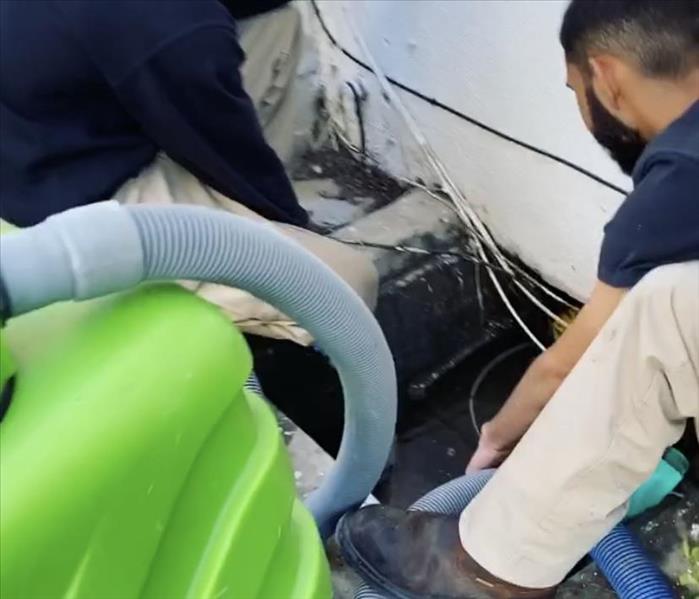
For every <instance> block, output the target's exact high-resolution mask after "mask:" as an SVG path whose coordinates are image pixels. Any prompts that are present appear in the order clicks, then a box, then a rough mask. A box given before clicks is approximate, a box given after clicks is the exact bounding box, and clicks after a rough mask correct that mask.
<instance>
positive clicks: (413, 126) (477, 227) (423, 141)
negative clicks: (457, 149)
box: [345, 7, 550, 351]
mask: <svg viewBox="0 0 699 599" xmlns="http://www.w3.org/2000/svg"><path fill="white" fill-rule="evenodd" d="M345 16H346V18H347V21H348V23H349V24H350V29H351V31H352V33H353V35H354V37H355V41H356V42H357V44H359V47H360V48H361V49H362V52H364V55H365V56H366V57H367V58H368V60H369V61H370V63H371V67H372V72H373V73H374V75H375V76H376V78H377V80H378V82H379V84H380V86H381V89H382V91H383V93H384V94H385V96H386V98H388V99H389V100H390V101H391V103H392V104H393V106H394V108H395V109H396V110H397V111H398V112H399V114H400V116H401V117H402V119H403V121H404V122H405V124H406V126H407V128H408V131H409V132H410V134H411V135H412V137H413V139H414V140H415V142H416V144H417V146H418V147H419V148H420V150H421V151H422V153H423V154H424V156H425V158H426V159H427V162H428V163H429V165H430V166H431V167H432V169H433V170H434V172H435V173H436V174H437V176H438V177H439V178H440V179H441V184H442V186H443V188H444V189H445V192H447V194H448V195H449V197H450V199H451V201H452V202H453V203H454V206H455V207H456V210H457V213H458V215H459V217H460V218H461V220H462V221H463V223H464V225H465V226H466V228H467V229H468V230H469V231H470V232H471V234H472V242H473V244H474V246H475V249H476V253H477V255H478V256H479V257H480V258H481V259H482V260H483V261H484V262H486V263H488V264H490V260H489V259H488V254H487V252H486V250H485V248H486V247H487V248H488V250H489V251H490V252H492V254H493V256H495V258H496V259H497V260H498V262H499V263H500V265H501V266H502V267H504V268H505V269H508V268H509V265H508V264H507V262H506V261H505V259H504V256H503V255H502V252H501V251H500V248H499V247H498V246H497V244H496V243H495V240H494V239H493V237H492V236H491V234H490V231H489V230H488V228H487V227H486V226H485V224H484V223H483V222H482V221H481V219H480V217H479V216H478V214H477V213H476V211H475V210H474V208H473V207H472V206H471V204H470V202H469V201H468V199H467V198H466V196H465V195H464V194H463V193H462V192H461V190H460V189H459V188H458V186H457V185H456V184H455V183H454V181H453V179H452V178H451V176H450V175H449V172H448V170H447V169H446V167H445V166H444V164H443V163H442V162H441V161H440V159H439V158H438V156H437V154H436V153H435V151H434V150H433V148H432V147H431V145H430V143H429V141H428V140H427V138H426V137H425V135H424V134H423V132H422V131H421V129H420V128H419V127H418V125H417V123H416V121H415V120H414V119H413V117H412V115H411V114H410V112H409V111H408V109H407V108H406V107H405V105H404V104H403V102H402V100H401V99H400V97H399V96H398V94H397V93H396V91H395V89H394V88H393V87H392V86H391V84H390V82H389V81H388V80H387V79H386V76H385V74H384V73H383V71H382V69H381V68H380V67H379V65H378V63H377V62H376V60H375V59H374V57H373V54H372V53H371V52H370V51H369V48H368V47H367V45H366V42H365V41H364V38H363V37H362V35H361V34H360V33H359V30H358V29H357V27H356V26H355V25H354V23H353V19H352V16H351V15H350V14H349V13H348V12H347V10H346V7H345ZM486 271H487V273H488V276H489V277H490V280H491V282H492V283H493V286H494V287H495V291H496V292H497V294H498V295H499V296H500V299H501V300H502V302H503V304H505V307H506V308H507V310H508V311H509V312H510V315H511V316H512V318H513V319H514V321H515V322H516V323H517V324H518V325H519V327H520V328H521V329H522V330H523V331H524V333H525V334H526V335H527V336H528V337H529V338H530V339H531V340H532V341H533V342H534V343H535V344H536V345H537V347H539V349H541V351H545V350H546V346H545V345H544V343H542V342H541V341H540V340H539V339H538V337H537V336H536V335H535V334H534V333H533V332H532V330H531V329H530V328H529V327H528V326H527V324H526V323H525V322H524V320H523V319H522V317H521V315H520V314H519V313H518V312H517V310H516V309H515V308H514V306H513V305H512V302H511V301H510V298H509V297H507V294H506V293H505V290H504V289H503V286H502V284H501V283H500V281H499V280H498V278H497V276H496V275H495V272H494V271H493V270H492V269H489V268H487V267H486ZM513 282H514V284H515V285H516V286H517V287H519V288H521V289H522V290H523V291H525V292H526V291H527V290H526V289H525V288H524V287H523V286H522V285H521V283H519V281H517V280H516V279H513ZM526 295H527V296H528V297H529V299H530V300H531V301H532V302H533V303H534V304H535V305H536V306H537V307H539V308H540V309H542V310H543V311H544V312H546V313H547V314H548V313H550V311H549V310H548V308H546V307H545V306H544V305H543V304H542V303H541V302H540V301H539V300H538V299H537V298H535V297H534V296H532V295H531V294H529V293H528V292H527V293H526Z"/></svg>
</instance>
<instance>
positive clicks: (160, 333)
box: [0, 202, 397, 599]
mask: <svg viewBox="0 0 699 599" xmlns="http://www.w3.org/2000/svg"><path fill="white" fill-rule="evenodd" d="M183 279H184V280H194V281H208V282H212V283H218V284H226V285H230V286H233V287H236V288H241V289H245V290H247V291H249V292H251V293H253V294H254V295H256V296H257V297H258V298H260V299H261V300H263V301H266V302H269V303H272V304H273V305H275V306H276V307H277V308H279V309H280V310H281V311H283V312H284V314H287V315H288V316H289V317H290V318H293V319H294V320H295V321H296V322H298V323H299V325H300V326H303V327H304V328H306V329H307V330H308V331H309V332H310V333H311V334H312V335H313V337H314V339H315V342H316V344H317V346H318V347H319V348H320V349H321V350H322V351H323V352H324V353H325V355H326V356H327V357H328V359H329V360H330V361H331V362H332V363H333V364H334V365H335V367H336V369H337V371H338V375H339V378H340V381H341V383H342V388H343V392H344V401H345V426H344V431H343V438H342V442H341V446H340V451H339V453H338V456H337V460H336V462H335V465H334V467H333V469H332V470H331V471H330V472H329V473H327V474H326V476H325V477H324V479H323V482H322V484H321V485H320V487H319V488H318V489H316V490H315V491H314V492H313V493H312V494H311V495H310V496H309V497H308V498H306V500H305V503H301V501H300V500H299V498H298V497H297V495H296V491H295V485H294V482H295V481H294V476H293V474H292V469H291V465H290V463H289V458H288V456H287V454H286V451H285V447H284V443H283V441H282V437H281V435H280V432H279V427H278V425H277V421H276V418H275V416H274V414H273V413H272V411H271V410H270V408H269V407H268V405H267V404H266V402H265V400H264V399H263V398H261V397H260V396H258V395H256V394H255V393H254V392H252V391H249V390H248V389H247V388H246V384H247V382H248V380H250V376H251V374H252V361H251V356H250V353H249V350H248V348H247V345H246V343H245V341H244V339H243V337H242V336H241V334H240V333H239V332H238V331H237V330H236V328H235V327H234V326H233V325H232V324H231V323H230V321H229V320H228V319H227V318H226V317H225V316H224V315H223V314H221V313H220V312H219V310H218V309H217V308H215V307H213V306H211V305H210V304H208V303H206V302H204V301H202V300H200V299H198V298H197V297H196V296H194V295H192V294H191V293H189V292H188V291H186V290H184V289H182V288H181V287H179V286H178V285H176V284H174V283H172V282H169V283H168V281H180V280H183ZM309 376H312V374H310V373H309ZM0 389H1V394H0V416H1V418H2V420H1V421H0V596H1V597H2V599H44V598H46V599H56V598H65V599H111V598H114V599H141V598H153V599H325V598H328V597H330V596H331V594H332V591H331V584H330V575H329V567H328V563H327V560H326V557H325V553H324V547H323V543H322V541H321V534H322V535H324V536H328V535H329V534H331V533H332V530H333V528H334V525H335V523H336V521H337V519H338V518H339V517H340V516H341V515H342V514H343V513H344V512H346V511H347V510H349V509H352V508H353V507H355V506H357V505H359V504H361V503H362V502H363V501H364V499H365V498H366V497H367V495H369V493H370V492H371V490H372V489H373V487H374V485H375V484H376V482H377V481H378V478H379V476H380V474H381V471H382V469H383V467H384V465H385V463H386V459H387V457H388V455H389V452H390V447H391V442H392V436H393V431H394V426H395V420H396V396H397V392H396V378H395V370H394V366H393V360H392V358H391V354H390V350H389V348H388V345H387V343H386V340H385V338H384V336H383V334H382V332H381V329H380V327H379V325H378V323H377V322H376V320H375V319H374V318H373V316H372V314H371V312H370V311H369V310H368V308H367V307H366V306H365V305H364V303H363V302H362V301H361V300H360V299H359V298H358V297H357V296H356V294H354V292H353V291H352V290H351V289H350V288H349V287H348V286H347V285H346V284H345V283H344V282H343V281H341V280H340V279H338V278H337V276H336V275H335V274H334V273H333V272H332V271H331V270H330V269H329V268H328V267H327V266H325V265H324V264H323V263H322V262H320V261H319V260H317V259H316V258H315V257H314V256H311V255H310V254H308V253H307V252H306V251H305V250H303V248H301V247H300V246H298V245H296V244H294V243H293V242H292V241H290V240H289V239H287V238H286V237H284V236H282V235H280V234H279V233H277V232H276V231H275V230H274V229H273V228H272V227H269V226H266V225H264V224H259V223H255V222H252V221H249V220H247V219H243V218H239V217H234V216H232V215H227V214H224V213H222V212H219V211H214V210H208V209H203V208H198V207H191V206H174V207H172V206H170V207H163V206H157V207H149V206H133V207H132V206H121V205H119V204H116V203H115V202H106V203H103V204H94V205H90V206H84V207H81V208H78V209H75V210H72V211H68V212H65V213H62V214H60V215H56V216H53V217H51V218H49V219H47V220H46V221H45V222H44V223H41V224H39V225H37V226H35V227H31V228H29V229H25V230H22V231H14V232H11V233H6V234H3V235H2V236H1V237H0ZM302 399H303V398H300V400H302Z"/></svg>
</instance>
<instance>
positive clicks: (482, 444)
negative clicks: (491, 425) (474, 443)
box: [466, 423, 511, 474]
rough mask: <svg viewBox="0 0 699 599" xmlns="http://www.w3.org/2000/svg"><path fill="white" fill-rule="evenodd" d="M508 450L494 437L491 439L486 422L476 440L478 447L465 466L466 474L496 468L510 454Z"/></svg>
mask: <svg viewBox="0 0 699 599" xmlns="http://www.w3.org/2000/svg"><path fill="white" fill-rule="evenodd" d="M510 451H511V450H510V449H505V448H502V447H501V446H499V445H498V444H497V442H496V441H495V440H494V439H491V437H490V435H489V429H488V424H487V423H486V424H484V425H483V428H482V430H481V438H480V440H479V441H478V449H476V451H475V453H474V454H473V456H472V457H471V460H470V461H469V463H468V466H466V474H473V473H474V472H479V471H481V470H486V469H488V468H496V467H497V466H499V465H500V464H502V463H503V462H504V461H505V459H506V458H507V456H508V455H510Z"/></svg>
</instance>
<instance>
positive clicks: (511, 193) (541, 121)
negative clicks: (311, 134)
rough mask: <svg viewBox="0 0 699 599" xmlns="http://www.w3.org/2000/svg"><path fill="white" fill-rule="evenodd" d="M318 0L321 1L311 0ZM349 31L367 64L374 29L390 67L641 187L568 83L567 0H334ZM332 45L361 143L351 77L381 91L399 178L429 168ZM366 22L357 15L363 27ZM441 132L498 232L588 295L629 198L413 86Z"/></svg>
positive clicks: (345, 39)
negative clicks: (608, 229)
mask: <svg viewBox="0 0 699 599" xmlns="http://www.w3.org/2000/svg"><path fill="white" fill-rule="evenodd" d="M304 4H305V8H306V9H307V10H309V12H312V11H311V8H312V7H311V5H310V2H304ZM318 7H319V9H320V11H321V13H322V15H323V18H324V20H325V22H326V24H327V26H328V28H329V29H330V31H331V32H332V34H333V35H334V36H335V37H336V38H337V41H338V42H339V43H340V44H341V45H342V46H343V47H344V48H346V49H347V50H349V51H350V52H351V53H352V54H354V55H355V56H357V57H358V58H360V59H363V60H365V61H366V57H365V56H363V53H362V51H361V49H360V47H359V44H358V43H357V41H356V38H355V36H354V34H353V30H358V31H360V32H361V34H362V36H363V38H364V40H365V42H366V44H367V46H368V48H369V50H370V52H371V53H372V54H373V56H374V58H375V60H376V61H377V62H378V64H379V65H380V66H381V68H382V69H383V71H384V72H385V73H386V74H387V75H389V76H391V77H393V78H395V79H397V80H399V81H401V82H402V83H405V84H406V85H408V86H410V87H413V88H415V89H418V90H420V91H421V92H423V93H424V94H426V95H428V96H431V97H435V98H437V99H438V100H439V101H441V102H443V103H444V104H447V105H450V106H452V107H454V108H456V109H458V110H459V111H462V112H464V113H466V114H468V115H471V116H473V117H475V118H477V119H478V120H480V121H483V122H485V123H487V124H488V125H491V126H493V127H495V128H497V129H500V130H502V131H504V132H506V133H508V134H510V135H512V136H514V137H517V138H519V139H521V140H523V141H526V142H528V143H530V144H533V145H536V146H539V147H541V148H543V149H545V150H547V151H549V152H552V153H554V154H556V155H559V156H561V157H563V158H566V159H567V160H570V161H572V162H575V163H576V164H579V165H581V166H583V167H585V168H586V169H589V170H590V171H592V172H594V173H595V174H597V175H599V176H602V177H604V178H605V179H607V180H609V181H610V182H612V183H614V184H616V185H618V186H620V187H623V188H626V189H628V188H629V187H630V182H629V181H628V180H627V179H626V177H624V176H623V175H622V174H621V172H620V171H619V170H618V168H617V167H616V165H615V164H614V163H613V162H612V161H611V160H610V159H609V158H608V157H607V155H606V154H605V153H604V152H603V151H602V150H601V149H600V148H599V147H598V146H597V145H596V143H595V141H594V140H593V139H592V137H591V136H590V135H589V133H587V131H586V130H585V129H584V126H583V124H582V121H581V119H580V116H579V115H578V113H577V108H576V106H575V100H574V97H573V95H572V92H571V91H570V90H568V89H567V88H566V87H565V85H564V83H565V81H564V79H565V72H564V64H563V58H562V54H561V50H560V47H559V45H558V40H557V36H558V27H559V24H560V19H561V15H562V13H563V10H564V8H565V2H559V1H556V0H541V1H538V0H529V1H527V0H516V1H514V0H499V1H498V0H484V1H480V0H445V1H440V0H346V1H345V0H320V1H319V2H318ZM309 22H310V23H311V25H312V27H313V33H314V36H315V37H316V39H317V41H318V43H319V50H320V63H321V82H322V84H323V85H324V86H325V88H326V92H327V94H328V96H329V98H330V108H331V111H332V113H333V115H334V117H335V118H336V119H337V120H338V121H339V122H340V123H342V124H343V126H345V127H346V128H347V132H348V134H349V135H350V136H352V138H353V139H354V140H355V141H358V128H357V123H356V117H355V115H354V111H353V108H352V105H351V103H350V101H349V99H350V98H351V95H350V94H349V93H348V91H349V90H348V88H347V86H346V84H345V81H348V80H349V81H354V82H361V84H362V86H363V87H364V88H365V89H366V91H367V92H368V98H367V101H366V104H365V106H364V120H365V129H366V134H367V141H368V147H369V150H370V152H371V154H372V155H373V157H374V158H376V159H377V160H378V161H379V162H380V163H381V165H382V166H383V168H385V169H386V170H387V171H389V172H390V173H392V174H394V175H397V176H409V177H415V176H423V177H427V178H428V179H431V177H429V171H428V169H426V168H425V165H424V161H423V160H422V158H421V155H420V153H419V152H418V151H417V150H416V147H415V144H414V142H413V140H412V138H411V137H410V135H409V134H408V132H407V130H406V128H405V125H404V123H403V121H402V120H401V119H400V117H398V116H397V114H396V111H395V110H394V108H393V107H392V106H391V105H390V104H389V103H387V101H386V100H385V99H384V98H383V97H382V94H381V92H380V88H379V86H378V82H377V81H376V78H375V77H374V76H373V75H372V74H371V73H367V72H366V71H365V70H363V69H361V68H359V67H357V66H356V65H355V64H353V63H352V61H351V60H349V59H348V58H346V57H345V56H343V55H342V54H341V52H339V51H338V50H337V48H335V47H334V46H333V45H332V44H330V43H329V42H328V39H327V36H326V35H325V34H323V33H322V31H321V29H320V27H319V23H318V20H317V19H315V18H313V17H312V16H311V18H309ZM353 24H355V25H353ZM399 93H400V96H401V98H402V100H403V101H404V103H405V105H406V106H407V107H408V109H409V110H410V112H411V113H412V115H413V116H414V118H415V119H416V121H417V122H418V124H419V126H420V127H421V129H422V130H423V132H424V134H425V135H426V137H427V138H428V140H429V142H430V143H431V144H432V146H433V147H434V148H435V150H436V151H437V153H438V154H439V156H440V158H441V159H442V161H443V162H444V163H445V165H446V166H447V168H448V169H449V171H450V172H451V174H452V176H453V177H454V179H455V180H456V182H457V184H458V185H459V186H460V188H461V190H462V191H463V192H465V193H466V194H467V195H468V197H469V198H470V200H471V201H472V202H473V204H474V205H475V206H476V207H477V209H478V210H479V212H480V214H481V215H482V217H483V218H484V220H485V221H486V223H487V224H488V226H489V227H490V229H491V230H492V231H493V233H494V234H495V236H496V237H497V239H498V241H499V242H500V243H501V244H502V245H504V246H505V247H506V248H507V249H509V250H511V251H513V252H515V253H516V254H518V255H519V256H520V257H521V258H522V259H523V260H524V261H525V262H527V263H528V264H529V265H531V266H532V267H533V268H535V269H537V270H538V271H539V272H541V273H542V274H543V275H544V276H545V277H546V278H547V279H548V280H549V281H551V282H552V283H554V284H556V285H558V286H560V287H561V288H563V289H565V290H566V291H568V292H569V293H571V294H572V295H574V296H577V297H578V298H581V299H584V298H585V297H586V295H587V294H588V292H589V290H590V288H591V286H592V284H593V282H594V276H595V267H596V259H597V253H598V250H599V244H600V240H601V235H602V228H603V225H604V223H605V222H606V221H607V220H608V219H609V218H610V216H611V215H612V214H613V211H614V210H615V208H616V206H618V204H619V202H620V201H621V199H622V197H621V195H620V194H618V193H617V192H614V191H613V190H610V189H608V188H606V187H604V186H602V185H600V184H599V183H597V182H595V181H593V180H591V179H589V178H587V177H585V176H584V175H581V174H580V173H577V172H575V171H574V170H571V169H570V168H568V167H566V166H563V165H561V164H559V163H557V162H555V161H553V160H551V159H549V158H546V157H542V156H540V155H537V154H535V153H532V152H530V151H528V150H526V149H523V148H521V147H519V146H516V145H513V144H512V143H509V142H506V141H504V140H501V139H499V138H497V137H495V136H493V135H492V134H490V133H488V132H485V131H482V130H480V129H478V128H477V127H475V126H473V125H471V124H469V123H467V122H465V121H463V120H460V119H458V118H457V117H455V116H453V115H451V114H449V113H447V112H444V111H443V110H440V109H438V108H436V107H434V106H432V105H430V104H429V103H427V102H424V101H423V100H420V99H417V98H415V97H414V96H411V95H409V94H407V93H406V92H399Z"/></svg>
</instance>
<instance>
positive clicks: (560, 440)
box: [460, 262, 699, 588]
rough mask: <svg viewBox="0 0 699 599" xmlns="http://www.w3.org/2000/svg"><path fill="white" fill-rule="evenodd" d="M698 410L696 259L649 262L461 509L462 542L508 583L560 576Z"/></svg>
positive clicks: (607, 525) (618, 513)
mask: <svg viewBox="0 0 699 599" xmlns="http://www.w3.org/2000/svg"><path fill="white" fill-rule="evenodd" d="M697 416H699V262H688V263H684V264H676V265H671V266H665V267H662V268H658V269H656V270H654V271H652V272H651V273H649V274H648V275H647V276H646V277H645V278H644V279H643V280H642V281H640V282H639V283H638V284H637V285H636V286H635V287H634V288H633V289H632V290H631V291H630V292H629V293H628V295H627V296H626V297H625V298H624V300H623V301H622V303H621V304H620V306H619V307H618V308H617V310H616V311H615V313H614V314H613V315H612V317H611V318H610V319H609V321H608V322H607V323H606V325H605V326H604V328H603V329H602V331H601V332H600V334H599V335H598V337H597V338H596V339H595V341H594V342H593V343H592V345H591V346H590V348H589V349H588V351H587V352H586V353H585V354H584V356H583V357H582V358H581V360H580V362H579V363H578V364H577V366H576V367H575V369H574V370H573V371H572V372H571V374H570V375H569V376H568V378H567V379H566V380H565V381H564V383H563V385H562V386H561V387H560V389H559V390H558V392H557V393H556V394H555V395H554V397H553V398H552V399H551V401H550V402H549V404H548V405H547V406H546V408H545V409H544V411H543V412H542V413H541V415H540V416H539V418H537V420H536V422H535V423H534V424H533V425H532V427H531V429H530V430H529V431H528V432H527V434H526V435H525V436H524V438H523V439H522V440H521V442H520V443H519V445H518V446H517V448H516V449H515V451H514V452H513V453H512V455H511V456H510V457H509V459H508V460H507V461H506V462H505V463H504V464H503V465H502V467H501V468H500V469H499V470H498V471H497V473H496V474H495V476H494V478H493V479H492V480H491V482H490V483H489V484H488V485H487V486H486V488H485V489H484V490H483V492H482V493H480V494H479V495H478V497H477V498H476V499H475V500H474V501H473V502H472V504H471V505H470V506H469V507H468V508H467V509H466V510H465V511H464V512H463V514H462V516H461V521H460V533H461V540H462V543H463V545H464V547H465V548H466V549H467V550H468V552H469V553H470V554H471V555H472V556H473V557H474V559H475V560H476V561H478V562H479V563H480V564H481V565H482V566H483V567H484V568H486V569H487V570H488V571H489V572H491V573H492V574H494V575H496V576H498V577H500V578H502V579H504V580H507V581H509V582H512V583H515V584H518V585H521V586H525V587H531V588H544V587H548V586H553V585H555V584H558V583H559V582H561V580H562V579H563V578H564V577H565V576H566V574H567V573H568V572H569V571H570V570H571V569H572V568H573V567H574V565H575V564H576V563H577V562H578V561H579V560H580V559H581V558H582V557H583V556H584V555H585V554H586V553H587V552H588V551H589V550H590V549H591V548H592V547H593V546H594V545H595V544H596V543H597V542H598V541H599V540H600V539H601V538H602V537H603V536H604V535H605V534H606V533H607V532H608V531H610V530H611V529H612V528H613V527H614V526H615V525H616V524H617V523H618V522H619V521H620V520H621V519H622V518H623V517H624V515H625V513H626V508H627V505H628V500H629V498H630V496H631V495H632V494H633V492H634V491H635V490H636V489H637V488H638V487H639V486H640V485H641V484H642V483H643V482H644V481H645V480H647V479H648V477H649V476H650V475H651V474H652V473H653V471H654V469H655V468H656V466H657V464H658V462H659V461H660V459H661V457H662V455H663V452H664V451H665V449H666V448H667V447H669V446H671V445H673V444H674V443H676V442H677V441H678V440H679V439H680V437H681V436H682V434H683V431H684V429H685V427H686V425H687V421H688V419H691V418H695V419H696V418H697Z"/></svg>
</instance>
